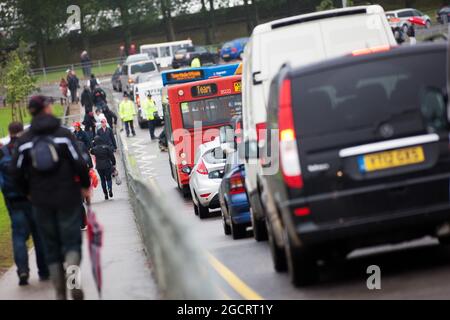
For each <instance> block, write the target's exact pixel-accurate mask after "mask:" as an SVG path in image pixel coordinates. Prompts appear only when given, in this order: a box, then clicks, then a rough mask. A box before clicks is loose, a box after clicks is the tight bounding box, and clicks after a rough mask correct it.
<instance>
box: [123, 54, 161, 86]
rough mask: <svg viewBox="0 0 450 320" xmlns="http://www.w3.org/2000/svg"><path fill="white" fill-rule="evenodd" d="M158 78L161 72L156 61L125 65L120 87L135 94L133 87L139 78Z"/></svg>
mask: <svg viewBox="0 0 450 320" xmlns="http://www.w3.org/2000/svg"><path fill="white" fill-rule="evenodd" d="M144 74H146V75H149V76H150V75H151V76H158V75H159V70H158V67H157V66H156V63H155V61H154V60H144V61H139V62H132V63H124V64H123V65H122V71H121V74H120V85H121V88H122V90H123V91H126V92H128V93H133V86H134V84H135V83H136V79H137V78H138V77H139V76H141V77H142V76H143V75H144Z"/></svg>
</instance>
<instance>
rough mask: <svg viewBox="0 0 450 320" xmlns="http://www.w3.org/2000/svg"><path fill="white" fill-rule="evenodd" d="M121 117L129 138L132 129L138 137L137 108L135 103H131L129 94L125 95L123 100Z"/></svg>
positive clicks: (120, 108) (120, 111)
mask: <svg viewBox="0 0 450 320" xmlns="http://www.w3.org/2000/svg"><path fill="white" fill-rule="evenodd" d="M119 116H120V119H121V120H122V122H123V123H124V124H125V131H126V133H127V137H129V136H130V129H131V133H132V134H133V136H135V135H136V132H135V131H134V124H133V121H134V117H135V116H136V108H135V106H134V103H133V101H131V100H130V99H129V97H128V93H126V92H124V93H123V100H122V102H121V103H120V104H119Z"/></svg>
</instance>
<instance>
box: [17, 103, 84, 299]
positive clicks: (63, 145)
mask: <svg viewBox="0 0 450 320" xmlns="http://www.w3.org/2000/svg"><path fill="white" fill-rule="evenodd" d="M28 110H29V112H30V114H31V116H32V120H31V125H30V129H29V130H27V131H25V132H24V134H23V135H21V136H20V137H19V138H18V139H17V143H16V147H15V152H14V153H13V154H14V156H13V159H12V166H11V169H12V173H13V176H14V180H15V182H16V184H17V186H18V187H19V188H20V190H21V192H22V193H23V194H25V195H26V196H27V197H28V199H30V201H31V203H32V205H33V209H34V214H35V217H36V219H37V223H38V226H39V229H40V231H41V233H42V238H43V242H44V247H45V251H46V260H47V264H48V268H49V271H50V278H51V280H52V282H53V285H54V288H55V292H56V298H57V299H61V300H65V299H67V292H66V291H67V290H69V292H70V294H71V296H72V298H73V299H75V300H81V299H83V297H84V295H83V291H82V290H81V288H80V287H79V286H75V287H73V288H67V286H66V274H65V270H66V269H65V267H66V266H67V267H70V269H73V268H75V269H76V268H79V266H80V263H81V242H82V237H81V230H80V225H81V211H80V210H81V208H80V203H81V202H82V200H83V199H84V198H88V197H89V194H90V193H89V187H90V179H89V171H88V166H87V163H86V160H85V158H84V157H83V154H82V152H81V151H80V150H79V148H78V146H77V142H76V139H75V137H74V136H73V135H72V134H71V132H70V130H68V129H66V128H64V127H63V126H62V125H61V122H60V120H59V119H58V118H56V117H55V116H54V115H53V107H52V103H51V101H50V100H49V99H47V98H46V97H44V96H34V97H32V98H31V99H30V101H29V104H28Z"/></svg>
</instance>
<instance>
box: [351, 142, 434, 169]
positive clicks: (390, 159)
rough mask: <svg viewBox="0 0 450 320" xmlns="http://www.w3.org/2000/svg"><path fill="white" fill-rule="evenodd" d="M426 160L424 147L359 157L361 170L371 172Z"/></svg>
mask: <svg viewBox="0 0 450 320" xmlns="http://www.w3.org/2000/svg"><path fill="white" fill-rule="evenodd" d="M424 161H425V154H424V152H423V148H422V147H412V148H404V149H397V150H392V151H386V152H379V153H373V154H368V155H364V156H360V157H359V158H358V164H359V169H360V171H361V172H371V171H377V170H384V169H390V168H396V167H401V166H407V165H411V164H417V163H421V162H424Z"/></svg>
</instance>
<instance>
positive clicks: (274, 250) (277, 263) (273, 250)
mask: <svg viewBox="0 0 450 320" xmlns="http://www.w3.org/2000/svg"><path fill="white" fill-rule="evenodd" d="M266 223H267V231H268V232H267V234H268V237H269V248H270V254H271V256H272V262H273V267H274V269H275V271H277V272H283V271H286V270H287V264H286V253H285V252H284V248H280V247H278V245H277V244H276V242H275V239H274V236H273V231H272V227H271V226H270V223H269V222H266Z"/></svg>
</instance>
